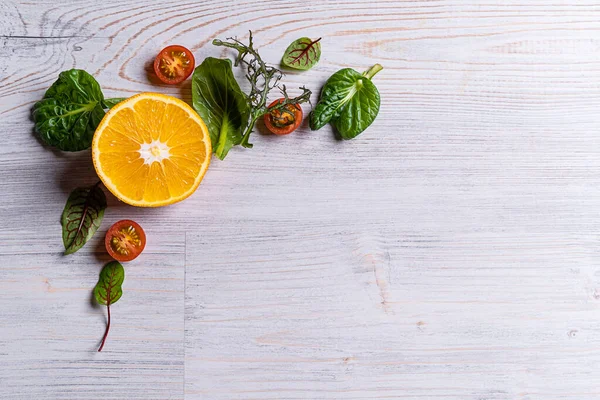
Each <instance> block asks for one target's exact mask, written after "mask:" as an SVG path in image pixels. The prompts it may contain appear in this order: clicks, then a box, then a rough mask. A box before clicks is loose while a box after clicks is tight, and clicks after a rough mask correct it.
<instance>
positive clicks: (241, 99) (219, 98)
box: [192, 57, 250, 160]
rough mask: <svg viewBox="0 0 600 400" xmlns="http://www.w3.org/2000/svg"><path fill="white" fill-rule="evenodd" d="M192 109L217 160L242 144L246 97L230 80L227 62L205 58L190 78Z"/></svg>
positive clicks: (246, 116)
mask: <svg viewBox="0 0 600 400" xmlns="http://www.w3.org/2000/svg"><path fill="white" fill-rule="evenodd" d="M192 105H193V107H194V109H195V110H196V112H197V113H198V114H199V115H200V117H202V119H203V120H204V122H205V123H206V126H207V127H208V132H209V133H210V139H211V142H212V148H213V152H214V153H215V154H216V155H217V157H219V158H220V159H221V160H222V159H224V158H225V156H226V155H227V153H228V152H229V149H231V147H233V146H235V145H238V144H240V143H241V142H242V129H244V127H245V126H246V123H247V121H248V116H249V113H250V110H249V108H248V102H247V100H246V95H244V93H243V92H242V91H241V89H240V86H239V85H238V83H237V81H236V80H235V78H234V77H233V72H232V70H231V61H230V60H228V59H224V60H223V59H218V58H213V57H207V58H206V59H205V60H204V61H203V62H202V64H200V65H199V66H198V67H196V69H195V70H194V74H193V76H192Z"/></svg>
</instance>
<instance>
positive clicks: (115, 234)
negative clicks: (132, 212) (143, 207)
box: [104, 219, 146, 261]
mask: <svg viewBox="0 0 600 400" xmlns="http://www.w3.org/2000/svg"><path fill="white" fill-rule="evenodd" d="M104 245H105V246H106V251H108V254H110V256H111V257H112V258H114V259H115V260H117V261H131V260H133V259H135V258H136V257H137V256H139V255H140V254H141V252H142V251H143V250H144V247H146V233H145V232H144V230H143V229H142V227H141V226H140V225H139V224H138V223H137V222H135V221H131V220H128V219H124V220H121V221H119V222H116V223H115V224H113V226H111V227H110V228H109V230H108V232H106V237H105V239H104Z"/></svg>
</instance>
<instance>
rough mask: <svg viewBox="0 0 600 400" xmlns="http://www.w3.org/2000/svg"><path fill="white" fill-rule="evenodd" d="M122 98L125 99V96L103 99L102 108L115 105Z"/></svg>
mask: <svg viewBox="0 0 600 400" xmlns="http://www.w3.org/2000/svg"><path fill="white" fill-rule="evenodd" d="M123 100H127V97H115V98H112V99H104V102H103V104H102V106H103V107H104V108H108V109H111V108H113V107H114V106H116V105H117V104H119V103H120V102H122V101H123Z"/></svg>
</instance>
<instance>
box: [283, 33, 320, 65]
mask: <svg viewBox="0 0 600 400" xmlns="http://www.w3.org/2000/svg"><path fill="white" fill-rule="evenodd" d="M320 40H321V38H318V39H317V40H311V39H310V38H307V37H303V38H300V39H298V40H295V41H293V42H292V44H290V45H289V46H288V48H287V49H285V53H283V58H282V59H281V62H282V63H283V65H285V66H287V67H290V68H295V69H301V70H308V69H311V68H312V67H314V66H315V65H316V64H317V63H318V62H319V59H320V58H321V43H319V41H320Z"/></svg>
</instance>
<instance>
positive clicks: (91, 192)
mask: <svg viewBox="0 0 600 400" xmlns="http://www.w3.org/2000/svg"><path fill="white" fill-rule="evenodd" d="M99 183H100V182H98V183H97V184H96V185H94V186H92V187H89V188H77V189H75V190H73V191H72V192H71V194H70V195H69V198H68V199H67V204H65V209H64V210H63V213H62V218H61V224H62V231H63V243H64V245H65V255H66V254H71V253H75V252H76V251H77V250H79V249H80V248H82V247H83V245H84V244H85V243H86V242H87V241H88V240H90V239H91V237H92V236H94V233H96V231H97V230H98V228H99V227H100V223H101V222H102V218H103V217H104V210H105V209H106V196H105V195H104V192H103V191H102V189H100V187H99Z"/></svg>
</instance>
